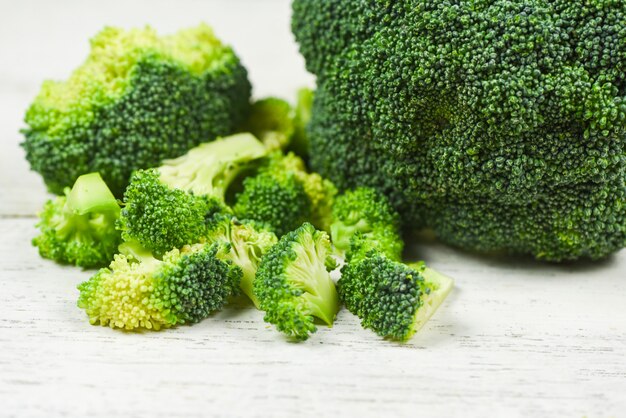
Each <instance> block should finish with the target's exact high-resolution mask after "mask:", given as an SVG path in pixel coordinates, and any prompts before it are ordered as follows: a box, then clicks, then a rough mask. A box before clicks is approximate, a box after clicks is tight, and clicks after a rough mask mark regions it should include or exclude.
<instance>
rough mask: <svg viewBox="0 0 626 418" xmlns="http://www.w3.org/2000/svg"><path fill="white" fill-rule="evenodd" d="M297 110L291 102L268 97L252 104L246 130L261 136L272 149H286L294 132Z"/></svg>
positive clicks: (264, 142) (258, 136) (268, 147)
mask: <svg viewBox="0 0 626 418" xmlns="http://www.w3.org/2000/svg"><path fill="white" fill-rule="evenodd" d="M294 118H295V112H294V109H293V108H292V107H291V105H290V104H289V103H287V102H286V101H285V100H283V99H279V98H277V97H267V98H264V99H261V100H257V101H256V102H254V103H253V104H252V108H251V111H250V117H249V118H248V121H247V123H246V125H245V130H246V131H248V132H250V133H252V134H253V135H254V136H256V137H257V138H259V139H260V140H261V142H263V144H264V145H265V146H266V147H267V149H269V150H271V151H276V150H281V149H285V148H286V147H287V146H288V145H289V143H290V142H291V138H292V136H293V134H294Z"/></svg>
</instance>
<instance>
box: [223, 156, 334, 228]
mask: <svg viewBox="0 0 626 418" xmlns="http://www.w3.org/2000/svg"><path fill="white" fill-rule="evenodd" d="M335 194H336V189H335V187H334V185H333V184H332V183H331V182H330V181H327V180H324V179H322V177H321V176H320V175H319V174H316V173H307V171H306V168H305V166H304V162H303V161H302V160H301V159H300V158H299V157H297V156H296V155H294V154H293V153H289V154H288V155H283V154H281V153H274V154H272V155H271V157H270V159H269V162H268V163H267V165H266V166H264V167H261V168H260V169H259V173H258V174H257V175H256V176H254V177H248V178H246V179H245V180H244V182H243V191H242V192H241V193H239V194H238V195H237V197H236V203H235V205H234V206H233V210H234V211H235V214H236V215H237V217H239V218H240V219H251V220H255V221H257V222H261V223H265V224H267V225H269V226H270V227H271V228H272V230H273V231H274V232H275V233H276V234H277V235H278V236H282V235H283V234H285V233H287V232H288V231H292V230H294V229H296V228H297V227H298V226H300V225H301V224H302V223H303V222H305V221H310V222H312V223H313V224H314V225H315V226H316V227H318V228H320V229H328V228H329V224H330V219H331V205H332V202H333V199H334V196H335Z"/></svg>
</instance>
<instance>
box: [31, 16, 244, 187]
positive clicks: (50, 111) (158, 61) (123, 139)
mask: <svg viewBox="0 0 626 418" xmlns="http://www.w3.org/2000/svg"><path fill="white" fill-rule="evenodd" d="M250 90H251V87H250V83H249V82H248V79H247V73H246V70H245V69H244V67H243V66H242V65H241V63H240V62H239V59H238V58H237V56H236V55H235V54H234V52H233V51H232V49H231V48H229V47H227V46H224V45H222V44H221V42H220V41H219V40H218V39H217V38H216V37H215V35H214V34H213V32H212V30H211V29H210V28H209V27H208V26H206V25H200V26H198V27H196V28H193V29H187V30H183V31H181V32H179V33H177V34H176V35H173V36H168V37H158V36H157V34H156V33H155V31H154V30H152V29H151V28H148V27H147V28H145V29H135V30H130V31H124V30H121V29H117V28H111V27H108V28H105V29H104V30H103V31H101V32H100V33H99V34H98V35H97V36H96V37H95V38H94V39H92V41H91V53H90V55H89V57H88V58H87V60H86V61H85V63H83V64H82V65H81V66H80V67H79V68H78V69H77V70H76V71H74V73H73V74H72V75H71V76H70V78H69V79H68V80H67V81H65V82H53V81H47V82H45V83H44V84H43V86H42V88H41V91H40V92H39V95H38V96H37V98H36V99H35V101H34V102H33V104H32V105H31V106H30V108H29V109H28V111H27V113H26V124H27V125H28V127H27V128H26V129H25V130H24V134H25V137H26V139H25V141H24V143H23V146H24V148H25V150H26V157H27V159H28V161H29V162H30V164H31V167H32V169H33V170H35V171H37V172H39V173H40V174H41V175H42V176H43V178H44V181H45V182H46V185H47V186H48V188H49V189H50V191H52V192H54V193H61V192H62V191H63V188H64V187H67V186H71V185H72V183H73V182H74V180H76V178H77V177H78V176H79V175H80V174H84V173H88V172H92V171H98V172H100V174H101V175H102V177H103V178H104V180H105V181H106V182H107V184H108V185H109V187H110V188H111V190H112V191H113V192H114V193H115V194H116V195H117V196H121V194H122V192H123V190H124V187H125V186H126V183H127V181H128V178H129V177H130V174H131V173H132V171H133V170H135V169H138V168H146V167H153V166H156V165H158V164H159V163H160V162H161V160H163V159H164V158H171V157H176V156H179V155H181V154H183V153H185V151H187V150H188V149H189V148H191V147H193V146H195V145H198V144H199V143H201V142H204V141H208V140H211V139H213V138H215V137H217V136H221V135H227V134H229V133H232V132H233V131H234V130H235V129H236V127H237V126H239V125H240V124H241V123H242V121H243V120H245V117H246V115H247V112H248V109H249V97H250Z"/></svg>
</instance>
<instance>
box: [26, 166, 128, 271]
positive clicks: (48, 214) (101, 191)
mask: <svg viewBox="0 0 626 418" xmlns="http://www.w3.org/2000/svg"><path fill="white" fill-rule="evenodd" d="M119 216H120V207H119V204H118V202H117V200H115V197H114V196H113V194H112V193H111V191H110V190H109V189H108V187H107V185H106V184H105V183H104V181H103V180H102V177H100V174H98V173H90V174H84V175H82V176H80V177H78V179H76V183H74V186H73V187H72V189H71V190H70V189H69V188H66V189H65V195H64V196H59V197H57V198H55V199H54V200H49V201H48V202H47V203H46V204H45V206H44V208H43V211H42V212H41V213H40V214H39V218H40V219H39V223H38V224H37V227H39V229H40V231H41V234H40V235H38V236H36V237H35V238H33V245H35V246H36V247H38V248H39V253H40V254H41V256H42V257H45V258H49V259H51V260H55V261H57V262H60V263H69V264H74V265H76V266H81V267H86V268H89V267H102V266H106V265H107V264H108V263H109V261H111V259H112V258H113V254H115V252H116V251H117V246H118V245H119V243H120V240H121V239H120V233H119V231H117V230H116V229H115V222H116V221H117V219H118V218H119Z"/></svg>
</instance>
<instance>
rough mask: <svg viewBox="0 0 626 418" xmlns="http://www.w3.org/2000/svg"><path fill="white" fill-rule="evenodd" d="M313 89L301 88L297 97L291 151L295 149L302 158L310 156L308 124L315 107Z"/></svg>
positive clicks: (290, 144) (290, 142) (290, 143)
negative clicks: (312, 109)
mask: <svg viewBox="0 0 626 418" xmlns="http://www.w3.org/2000/svg"><path fill="white" fill-rule="evenodd" d="M313 97H314V93H313V90H311V89H309V88H301V89H300V90H298V94H297V97H296V107H295V116H294V119H293V135H292V136H291V141H289V147H288V148H287V149H288V150H289V151H293V152H294V153H295V154H296V155H299V156H300V157H302V158H305V159H306V158H308V156H309V137H308V134H307V125H308V124H309V121H310V120H311V108H312V107H313Z"/></svg>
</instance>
